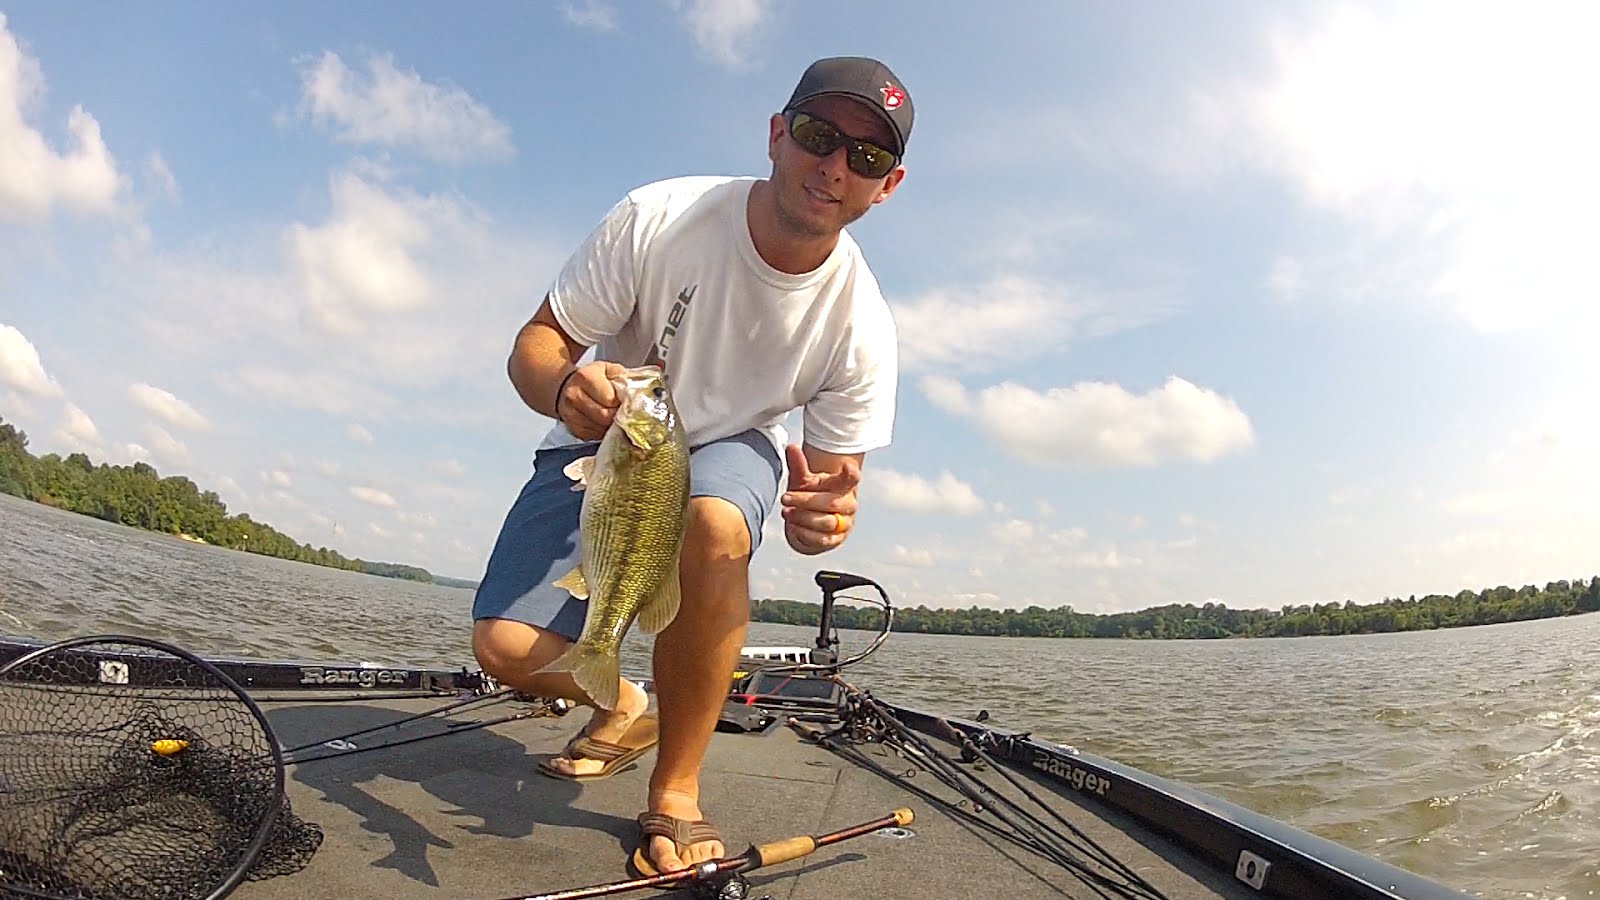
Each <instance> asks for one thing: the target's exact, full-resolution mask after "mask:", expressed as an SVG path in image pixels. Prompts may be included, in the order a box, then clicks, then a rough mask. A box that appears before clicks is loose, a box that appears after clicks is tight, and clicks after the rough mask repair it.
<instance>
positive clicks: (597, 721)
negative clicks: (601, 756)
mask: <svg viewBox="0 0 1600 900" xmlns="http://www.w3.org/2000/svg"><path fill="white" fill-rule="evenodd" d="M649 708H650V695H649V694H646V693H645V692H644V688H641V687H639V686H638V685H637V684H634V683H633V682H631V681H629V680H628V679H626V678H624V679H622V687H621V689H620V690H619V691H618V693H617V708H616V709H614V710H611V711H609V712H608V711H606V710H603V709H600V708H598V707H596V708H595V711H594V715H593V716H591V717H590V719H589V724H588V725H586V726H584V733H585V734H587V735H588V736H589V737H591V738H594V739H595V740H597V741H610V742H612V743H615V742H617V741H620V740H621V739H622V736H623V734H625V733H626V732H627V730H628V726H630V725H632V724H633V723H634V720H636V719H638V718H639V717H640V716H642V715H644V713H645V710H647V709H649ZM604 767H605V762H604V761H602V760H598V759H568V758H567V757H565V756H557V757H554V758H552V759H551V760H550V768H552V769H555V770H557V771H560V772H565V773H566V774H568V775H591V774H593V773H595V772H598V771H600V770H601V769H602V768H604Z"/></svg>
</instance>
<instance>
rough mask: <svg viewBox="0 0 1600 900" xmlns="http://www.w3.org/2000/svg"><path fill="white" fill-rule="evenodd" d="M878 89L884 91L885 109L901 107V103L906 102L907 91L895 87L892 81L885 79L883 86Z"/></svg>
mask: <svg viewBox="0 0 1600 900" xmlns="http://www.w3.org/2000/svg"><path fill="white" fill-rule="evenodd" d="M878 90H880V91H883V106H884V108H885V109H899V108H900V104H902V103H904V102H906V92H905V91H902V90H900V89H899V88H897V87H895V86H894V85H893V84H891V83H890V82H887V81H885V82H884V83H883V87H881V88H878Z"/></svg>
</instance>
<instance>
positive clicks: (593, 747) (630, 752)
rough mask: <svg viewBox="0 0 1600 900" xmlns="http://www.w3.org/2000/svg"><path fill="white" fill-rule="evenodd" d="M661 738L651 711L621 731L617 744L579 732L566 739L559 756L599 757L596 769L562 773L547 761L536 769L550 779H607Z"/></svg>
mask: <svg viewBox="0 0 1600 900" xmlns="http://www.w3.org/2000/svg"><path fill="white" fill-rule="evenodd" d="M660 740H661V723H660V720H659V719H657V718H656V716H655V715H654V714H652V713H645V714H644V715H642V716H640V717H639V718H637V719H635V720H634V722H633V724H632V725H629V726H628V730H627V731H626V732H623V735H622V740H621V742H619V743H615V744H613V743H611V742H610V741H598V740H595V739H594V738H592V737H589V736H588V735H587V734H585V733H584V732H582V731H579V732H578V733H577V734H575V735H573V736H572V740H570V741H567V746H566V747H565V748H564V749H563V750H562V751H561V754H560V755H561V756H563V757H565V758H567V759H571V760H579V759H598V760H600V762H601V764H602V765H601V767H600V769H599V771H596V772H590V773H588V774H584V775H573V774H570V773H567V772H563V771H561V770H560V769H557V768H555V767H554V766H551V765H550V762H549V760H544V761H541V762H540V763H539V771H541V772H543V773H545V774H546V775H549V776H550V777H552V778H565V779H566V780H568V781H598V780H600V779H602V778H610V777H611V776H612V775H615V774H617V772H618V771H620V770H621V769H622V767H623V766H626V765H627V764H628V763H631V762H633V761H634V760H636V759H638V758H639V757H641V756H643V755H644V754H645V753H646V752H648V751H649V750H650V748H651V747H654V746H655V745H656V744H657V743H658V742H659V741H660Z"/></svg>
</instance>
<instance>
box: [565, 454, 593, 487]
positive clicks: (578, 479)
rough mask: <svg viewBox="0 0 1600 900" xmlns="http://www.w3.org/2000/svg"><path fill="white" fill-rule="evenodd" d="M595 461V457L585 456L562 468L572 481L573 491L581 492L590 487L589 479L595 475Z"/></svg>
mask: <svg viewBox="0 0 1600 900" xmlns="http://www.w3.org/2000/svg"><path fill="white" fill-rule="evenodd" d="M594 461H595V457H593V456H585V457H583V458H582V459H575V460H573V461H572V462H569V463H567V464H566V465H565V466H562V468H561V471H562V472H563V473H565V474H566V476H567V477H568V478H571V479H572V489H573V490H575V491H581V490H583V489H584V488H586V487H588V486H589V479H590V478H591V477H593V475H594Z"/></svg>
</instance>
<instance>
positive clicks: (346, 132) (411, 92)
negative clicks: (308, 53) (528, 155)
mask: <svg viewBox="0 0 1600 900" xmlns="http://www.w3.org/2000/svg"><path fill="white" fill-rule="evenodd" d="M366 69H367V71H366V75H365V77H362V76H361V75H360V74H357V73H354V72H352V71H351V70H350V68H349V67H348V66H346V65H345V63H344V60H343V59H341V58H340V57H339V55H338V54H337V53H332V52H324V53H323V54H322V56H321V58H319V59H317V60H315V61H314V62H313V61H310V60H305V61H303V65H302V72H301V78H302V96H301V105H300V109H301V113H302V114H304V115H306V116H308V117H309V118H310V119H311V120H312V121H314V122H316V123H318V124H320V125H324V126H330V127H332V128H333V130H334V135H335V138H336V139H338V140H340V141H344V142H346V143H355V144H378V145H381V146H385V147H410V148H413V149H415V150H417V151H418V152H420V153H422V154H423V155H424V156H427V157H430V158H432V159H437V160H443V161H446V162H462V161H467V160H474V159H502V158H506V157H509V156H511V155H512V153H513V150H512V148H511V129H510V128H509V127H508V126H507V125H506V124H505V123H504V122H501V121H500V120H499V119H497V118H495V116H494V114H493V113H492V112H490V111H489V109H488V107H486V106H484V105H483V104H482V103H480V102H479V101H478V100H476V99H474V98H473V97H472V95H470V94H468V93H467V92H466V91H464V90H462V89H461V88H459V87H455V86H449V85H438V84H433V83H430V82H427V81H424V80H423V79H422V77H421V76H420V75H418V74H417V73H416V72H415V71H413V70H410V69H401V68H400V67H399V66H397V65H395V61H394V58H393V56H392V55H389V54H381V55H377V54H375V55H369V56H368V57H367V60H366Z"/></svg>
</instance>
